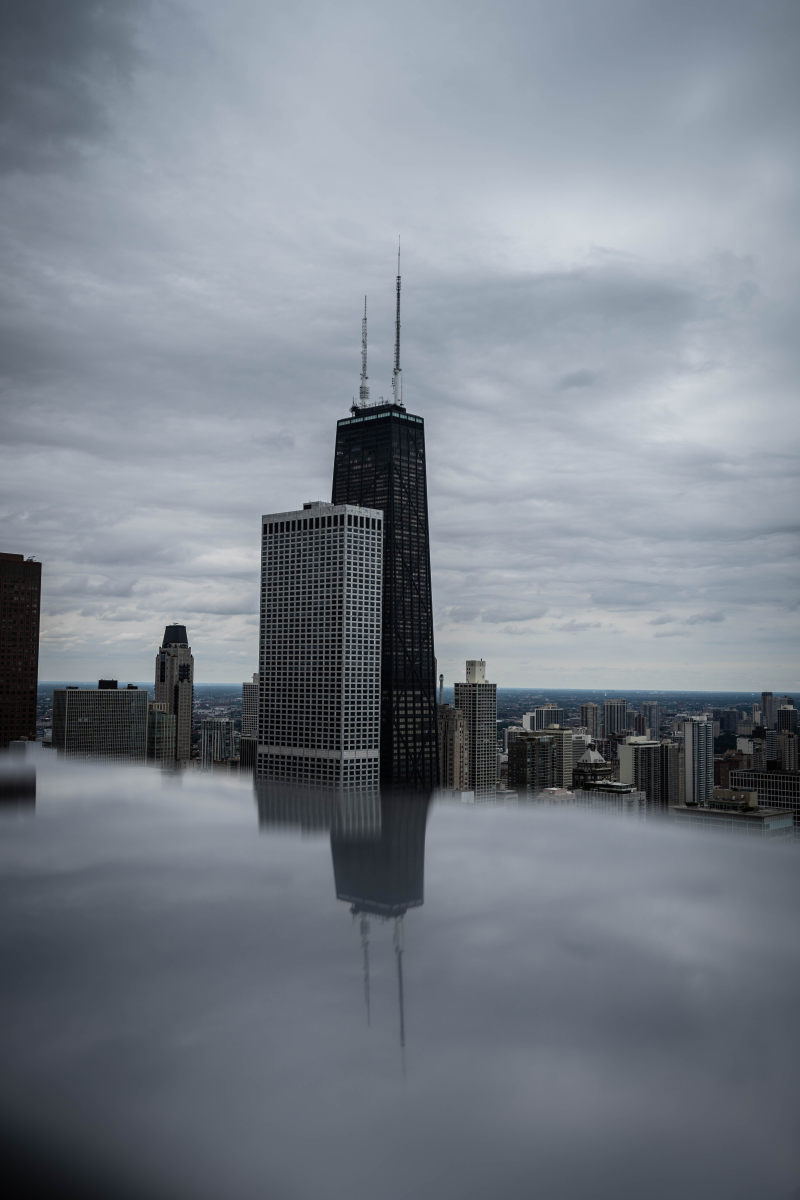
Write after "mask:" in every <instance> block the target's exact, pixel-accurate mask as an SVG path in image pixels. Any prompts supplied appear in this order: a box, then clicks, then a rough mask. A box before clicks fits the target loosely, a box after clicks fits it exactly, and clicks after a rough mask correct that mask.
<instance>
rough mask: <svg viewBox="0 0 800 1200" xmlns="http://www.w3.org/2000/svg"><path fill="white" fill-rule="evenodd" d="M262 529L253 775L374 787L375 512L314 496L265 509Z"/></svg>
mask: <svg viewBox="0 0 800 1200" xmlns="http://www.w3.org/2000/svg"><path fill="white" fill-rule="evenodd" d="M261 529H262V537H261V617H260V640H259V714H258V754H257V762H256V775H257V777H258V778H260V779H266V780H280V781H285V782H289V783H297V784H303V785H305V784H318V785H321V786H325V787H332V788H340V787H341V788H371V787H375V786H376V785H377V783H378V779H379V767H380V750H379V747H380V698H381V693H380V669H381V589H382V583H383V517H382V514H381V512H380V511H377V510H375V509H370V508H362V507H358V506H356V505H351V504H338V505H332V504H324V503H322V502H317V503H311V504H306V505H305V506H304V507H303V508H302V509H300V510H296V511H293V512H282V513H272V514H268V515H267V516H264V517H263V518H262V527H261Z"/></svg>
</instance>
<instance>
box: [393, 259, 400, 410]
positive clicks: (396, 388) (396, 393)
mask: <svg viewBox="0 0 800 1200" xmlns="http://www.w3.org/2000/svg"><path fill="white" fill-rule="evenodd" d="M395 287H396V288H397V316H396V318H395V326H394V370H393V371H392V399H393V401H394V403H395V404H399V405H400V406H401V407H402V404H403V376H402V373H401V371H400V237H399V235H398V238H397V280H396V283H395Z"/></svg>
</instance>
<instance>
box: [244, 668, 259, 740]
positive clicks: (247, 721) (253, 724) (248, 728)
mask: <svg viewBox="0 0 800 1200" xmlns="http://www.w3.org/2000/svg"><path fill="white" fill-rule="evenodd" d="M242 737H246V738H254V737H258V671H256V672H254V674H253V681H252V683H243V684H242Z"/></svg>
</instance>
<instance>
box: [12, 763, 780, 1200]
mask: <svg viewBox="0 0 800 1200" xmlns="http://www.w3.org/2000/svg"><path fill="white" fill-rule="evenodd" d="M799 867H800V858H798V854H797V851H796V849H795V848H794V847H786V846H769V845H765V844H761V843H758V844H750V843H741V842H739V841H738V840H731V839H721V840H719V841H717V840H715V839H710V838H709V837H708V836H701V835H698V834H696V833H693V832H692V831H688V830H677V829H672V828H670V827H668V826H665V825H663V824H659V825H654V824H649V823H643V822H641V821H637V820H630V819H629V820H626V819H624V818H619V817H612V816H605V815H598V814H595V813H584V812H577V811H572V810H567V811H559V810H554V809H550V808H531V807H503V806H488V805H487V806H475V807H467V806H460V805H457V804H453V803H445V802H437V801H434V802H432V803H430V804H426V803H424V802H420V801H419V800H414V801H412V800H405V801H404V800H394V801H389V800H384V802H383V803H382V804H380V803H373V804H366V803H363V804H361V805H357V804H356V805H349V806H345V807H342V806H339V807H336V806H332V805H331V803H330V802H324V801H322V800H317V801H305V802H301V801H299V800H298V799H297V798H295V797H291V796H289V797H287V796H274V795H263V796H260V797H257V796H256V795H254V792H253V790H252V787H251V786H250V787H248V785H247V784H245V783H240V782H239V781H228V780H227V779H223V778H220V777H211V776H207V775H198V774H195V773H187V774H185V775H183V776H179V777H177V778H174V777H162V776H161V775H160V774H159V773H158V772H156V771H152V770H144V769H141V770H140V769H112V768H97V767H95V768H88V767H84V768H76V767H71V766H70V765H69V764H64V763H63V762H55V760H47V761H46V762H45V763H43V764H42V765H41V766H40V767H39V769H38V776H37V780H36V798H35V803H33V802H32V798H31V797H29V802H28V804H27V805H26V804H20V803H16V804H12V803H5V804H4V805H3V806H2V807H0V872H1V874H0V880H1V883H0V892H1V893H2V895H1V899H0V962H2V981H1V982H0V1053H1V1054H2V1072H0V1112H1V1113H2V1118H3V1128H4V1130H5V1138H6V1147H7V1150H8V1151H9V1152H10V1153H11V1154H12V1155H13V1156H14V1159H15V1161H16V1163H17V1166H18V1167H20V1168H22V1169H23V1170H25V1171H27V1172H28V1174H29V1183H30V1186H31V1187H33V1186H34V1185H39V1186H41V1184H42V1181H43V1180H44V1181H45V1182H46V1183H47V1184H49V1185H52V1188H53V1190H57V1189H58V1187H60V1186H61V1185H66V1184H68V1183H70V1182H72V1181H73V1180H76V1181H78V1186H77V1190H79V1191H81V1190H82V1191H83V1192H84V1193H85V1194H89V1192H90V1191H91V1190H92V1188H94V1189H95V1190H96V1191H97V1193H98V1194H103V1195H109V1196H111V1195H115V1194H125V1195H139V1196H148V1197H159V1196H162V1195H163V1196H197V1197H212V1196H213V1197H251V1196H253V1197H255V1196H266V1197H274V1198H277V1200H281V1198H283V1197H287V1198H291V1200H295V1198H296V1200H303V1198H314V1200H316V1198H317V1197H320V1198H322V1197H325V1198H338V1197H347V1198H348V1200H359V1198H361V1197H364V1198H367V1197H370V1198H372V1197H381V1198H386V1200H396V1198H397V1200H399V1198H401V1197H403V1198H405V1197H409V1198H410V1197H416V1198H427V1197H445V1198H449V1197H461V1198H464V1197H465V1198H467V1200H471V1198H472V1197H475V1198H477V1197H481V1198H483V1197H490V1196H499V1197H506V1196H508V1197H512V1196H513V1197H517V1196H538V1197H542V1198H544V1200H551V1198H552V1200H562V1198H563V1200H572V1198H573V1197H592V1198H597V1197H614V1198H616V1200H620V1198H624V1200H627V1198H628V1197H630V1198H631V1200H633V1198H634V1197H635V1198H636V1200H640V1198H643V1197H648V1198H652V1200H661V1198H663V1200H673V1198H676V1197H681V1198H694V1197H698V1198H700V1197H702V1198H704V1200H705V1198H716V1197H720V1198H723V1197H724V1198H725V1200H738V1198H739V1197H741V1198H743V1200H744V1198H745V1197H746V1198H748V1200H752V1198H754V1197H759V1198H761V1197H763V1198H766V1200H773V1198H775V1200H789V1198H790V1197H794V1196H796V1195H800V1192H798V1191H797V1189H798V1188H799V1187H800V1162H799V1161H798V1129H797V1114H798V1112H799V1111H800V1085H799V1084H798V1064H800V1054H799V1053H798V1050H799V1049H800V1047H799V1045H798V1042H799V1041H800V1039H799V1038H798V1012H799V1011H800V986H799V985H800V962H799V961H798V960H799V959H800V954H799V953H798V945H800V939H798V934H797V925H798V921H797V909H798V893H799V892H800V888H798V868H799Z"/></svg>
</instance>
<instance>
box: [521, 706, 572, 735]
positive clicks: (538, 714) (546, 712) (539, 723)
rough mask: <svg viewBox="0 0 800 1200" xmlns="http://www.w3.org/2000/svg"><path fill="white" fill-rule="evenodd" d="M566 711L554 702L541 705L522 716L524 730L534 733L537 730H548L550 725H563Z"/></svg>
mask: <svg viewBox="0 0 800 1200" xmlns="http://www.w3.org/2000/svg"><path fill="white" fill-rule="evenodd" d="M563 724H564V709H563V708H560V707H559V705H557V704H553V703H552V701H550V702H548V703H547V704H540V705H538V706H537V707H536V708H534V709H533V710H532V711H531V712H527V713H523V714H522V728H523V729H525V730H527V732H528V733H532V732H533V731H534V730H536V729H547V727H548V725H563Z"/></svg>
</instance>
